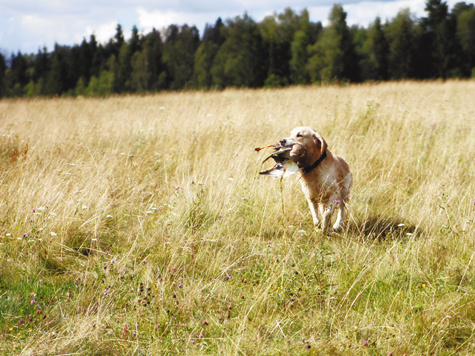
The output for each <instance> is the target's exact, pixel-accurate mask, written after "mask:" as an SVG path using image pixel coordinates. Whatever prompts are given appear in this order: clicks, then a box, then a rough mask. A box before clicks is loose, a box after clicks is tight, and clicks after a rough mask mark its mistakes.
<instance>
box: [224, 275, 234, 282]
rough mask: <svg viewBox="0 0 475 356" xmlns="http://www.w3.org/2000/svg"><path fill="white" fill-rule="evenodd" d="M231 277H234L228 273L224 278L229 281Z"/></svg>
mask: <svg viewBox="0 0 475 356" xmlns="http://www.w3.org/2000/svg"><path fill="white" fill-rule="evenodd" d="M231 278H233V277H231V276H230V275H229V274H228V275H226V277H224V279H226V280H227V281H229V280H230V279H231Z"/></svg>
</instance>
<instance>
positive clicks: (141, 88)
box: [0, 0, 475, 97]
mask: <svg viewBox="0 0 475 356" xmlns="http://www.w3.org/2000/svg"><path fill="white" fill-rule="evenodd" d="M425 11H426V17H421V18H416V17H415V16H414V15H413V14H411V12H410V11H409V10H408V9H402V10H400V11H399V12H398V13H397V14H396V16H395V17H394V18H392V19H389V20H385V21H383V20H382V19H381V18H376V19H375V20H374V21H373V22H372V23H371V24H370V25H369V26H368V27H367V28H365V27H361V26H348V24H347V21H346V17H347V13H346V12H345V10H344V8H343V6H341V5H338V4H336V5H334V6H333V7H332V9H331V11H330V14H329V16H328V20H329V21H328V25H327V26H323V25H322V23H321V22H312V21H310V19H309V12H308V11H307V10H302V11H301V12H300V13H297V12H296V11H294V10H292V9H291V8H287V9H285V10H284V11H283V12H282V13H275V14H274V15H272V16H268V17H266V18H264V19H263V20H262V21H261V22H256V21H254V20H253V19H252V18H251V17H250V16H248V14H246V13H245V14H243V15H241V16H237V17H235V18H230V19H226V20H224V21H223V20H222V19H221V18H218V19H217V20H216V22H215V23H214V24H211V25H210V24H208V25H207V26H206V28H205V30H204V31H203V34H202V36H200V33H199V31H198V29H197V28H196V27H194V26H193V27H191V26H188V25H186V24H184V25H171V26H169V27H168V28H166V29H163V30H160V31H159V30H156V29H154V30H153V31H151V32H150V33H143V34H142V33H140V32H139V30H138V29H137V27H136V26H134V27H133V29H132V35H131V38H130V39H127V40H126V39H125V38H124V33H123V29H122V26H121V25H120V24H118V25H117V27H116V33H115V35H114V37H113V38H111V39H110V40H109V41H108V42H107V43H104V44H101V43H98V41H97V40H96V38H95V36H94V35H91V36H90V38H89V39H86V38H85V39H83V41H82V43H81V44H77V45H74V46H65V45H60V44H56V45H55V46H54V49H53V50H52V51H49V50H48V49H47V48H43V49H39V50H38V53H36V54H23V53H21V52H18V53H16V54H15V53H12V54H11V55H4V54H0V97H34V96H57V95H68V96H88V97H95V96H106V95H110V94H121V93H148V92H157V91H163V90H174V91H175V90H183V89H187V90H189V89H223V88H227V87H237V88H260V87H281V86H288V85H306V84H312V83H328V82H337V83H346V82H352V83H357V82H365V81H386V80H402V79H414V80H424V79H444V80H445V79H447V78H470V77H474V76H475V68H474V67H475V6H474V5H473V4H470V3H469V4H467V3H466V2H459V3H457V4H456V5H455V6H453V8H452V9H449V6H448V5H447V3H446V2H445V1H441V0H427V1H426V3H425ZM0 47H1V44H0Z"/></svg>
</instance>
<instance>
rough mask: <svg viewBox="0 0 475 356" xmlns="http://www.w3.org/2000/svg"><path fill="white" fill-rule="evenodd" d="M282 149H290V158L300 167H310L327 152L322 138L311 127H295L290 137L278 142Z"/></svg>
mask: <svg viewBox="0 0 475 356" xmlns="http://www.w3.org/2000/svg"><path fill="white" fill-rule="evenodd" d="M280 145H281V146H282V147H292V150H291V151H290V157H291V159H292V160H294V161H295V162H297V163H298V164H299V166H300V167H308V166H311V165H312V164H313V163H314V162H315V161H316V160H318V159H319V158H320V156H321V155H322V154H323V153H324V152H325V151H326V150H327V143H326V142H325V140H324V139H323V137H322V136H321V135H320V134H319V133H317V132H316V131H315V130H314V129H312V128H311V127H306V126H301V127H296V128H295V129H293V130H292V132H291V133H290V136H289V137H287V138H283V139H282V140H280Z"/></svg>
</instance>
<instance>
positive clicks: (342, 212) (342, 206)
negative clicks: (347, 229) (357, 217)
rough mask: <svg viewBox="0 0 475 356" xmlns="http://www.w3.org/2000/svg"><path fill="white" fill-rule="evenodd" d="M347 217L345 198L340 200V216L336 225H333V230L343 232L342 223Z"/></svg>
mask: <svg viewBox="0 0 475 356" xmlns="http://www.w3.org/2000/svg"><path fill="white" fill-rule="evenodd" d="M344 218H345V202H344V201H343V200H341V201H339V202H338V217H337V219H336V222H335V225H333V230H335V231H336V232H341V231H342V227H341V224H342V222H343V219H344Z"/></svg>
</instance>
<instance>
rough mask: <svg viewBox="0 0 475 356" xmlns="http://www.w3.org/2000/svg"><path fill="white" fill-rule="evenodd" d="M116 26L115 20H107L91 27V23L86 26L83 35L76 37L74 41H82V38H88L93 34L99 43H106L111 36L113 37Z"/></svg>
mask: <svg viewBox="0 0 475 356" xmlns="http://www.w3.org/2000/svg"><path fill="white" fill-rule="evenodd" d="M116 28H117V21H109V22H107V23H103V24H101V25H99V26H95V27H93V26H92V25H88V26H86V30H85V32H84V34H83V35H79V36H77V37H76V42H77V43H78V42H79V41H82V39H83V38H86V39H87V40H89V37H90V36H91V35H92V34H94V36H95V37H96V41H97V42H99V43H106V42H108V41H109V40H110V39H111V38H112V37H114V35H115V32H116Z"/></svg>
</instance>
